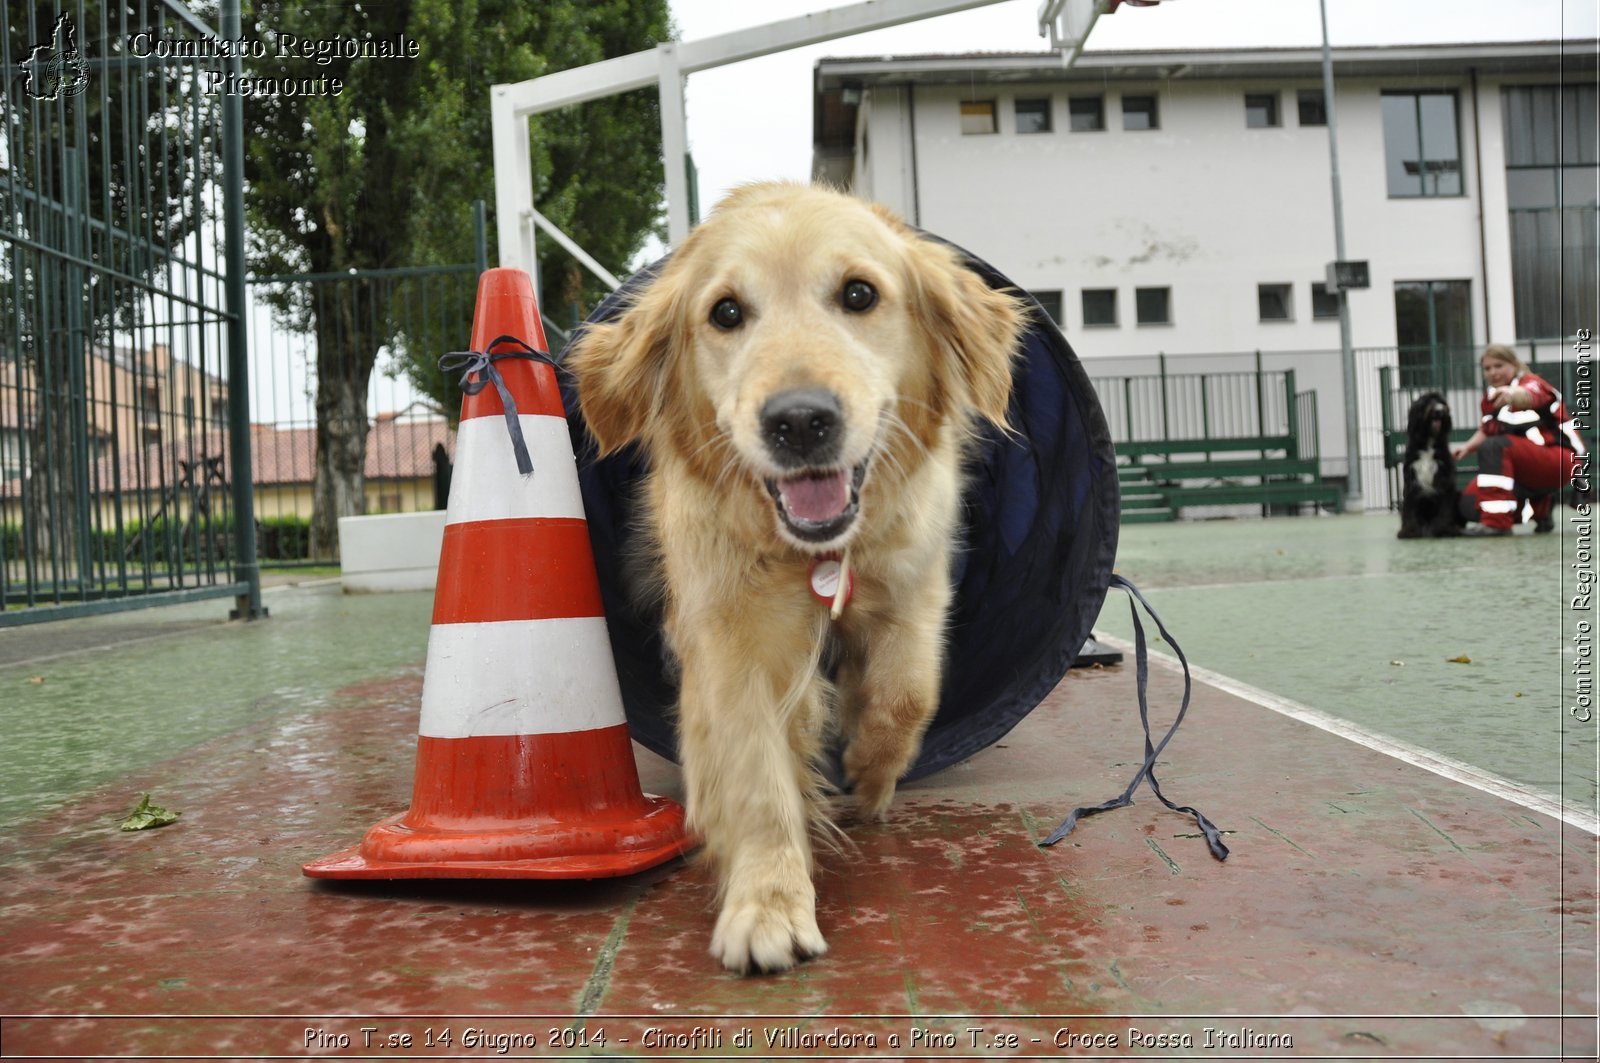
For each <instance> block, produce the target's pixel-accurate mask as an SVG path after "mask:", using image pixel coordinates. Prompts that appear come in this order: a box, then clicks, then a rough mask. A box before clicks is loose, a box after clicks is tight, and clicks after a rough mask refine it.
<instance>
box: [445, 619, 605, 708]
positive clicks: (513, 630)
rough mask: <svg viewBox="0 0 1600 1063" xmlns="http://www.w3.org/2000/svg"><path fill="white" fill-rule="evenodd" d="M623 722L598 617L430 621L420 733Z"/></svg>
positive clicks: (602, 629) (600, 620)
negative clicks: (469, 622)
mask: <svg viewBox="0 0 1600 1063" xmlns="http://www.w3.org/2000/svg"><path fill="white" fill-rule="evenodd" d="M623 722H624V716H623V712H622V691H621V689H620V687H619V686H618V684H617V674H616V669H615V668H614V667H613V666H612V664H611V643H610V641H609V640H608V639H607V637H606V621H605V618H604V617H599V616H594V617H571V618H566V617H564V618H561V619H551V620H500V621H495V622H493V623H483V624H435V625H434V626H433V630H432V632H431V633H430V634H429V636H428V664H427V671H426V672H425V673H424V674H423V681H422V722H421V723H420V724H419V725H418V728H417V730H418V733H419V734H422V735H425V736H427V737H429V738H481V737H485V736H488V735H529V734H565V733H566V732H568V731H588V730H593V729H595V728H600V727H611V726H614V725H616V724H620V723H623Z"/></svg>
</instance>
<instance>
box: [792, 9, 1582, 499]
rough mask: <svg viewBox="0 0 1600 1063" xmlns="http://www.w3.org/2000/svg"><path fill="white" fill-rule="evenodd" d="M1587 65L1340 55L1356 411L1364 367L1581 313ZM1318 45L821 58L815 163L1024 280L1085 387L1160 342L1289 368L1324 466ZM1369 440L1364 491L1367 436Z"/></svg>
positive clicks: (1397, 51) (1451, 350)
mask: <svg viewBox="0 0 1600 1063" xmlns="http://www.w3.org/2000/svg"><path fill="white" fill-rule="evenodd" d="M1595 57H1596V42H1595V41H1593V40H1584V41H1566V42H1534V43H1505V44H1470V45H1428V46H1402V47H1371V48H1340V49H1335V50H1334V53H1333V69H1334V76H1335V99H1334V103H1335V107H1334V108H1333V115H1334V119H1335V123H1336V132H1337V140H1338V154H1339V169H1340V172H1341V183H1342V199H1343V209H1344V229H1345V238H1346V257H1347V258H1349V259H1354V260H1364V261H1366V262H1368V263H1369V273H1370V287H1368V288H1366V289H1365V290H1358V291H1350V292H1349V293H1348V296H1347V298H1348V301H1349V308H1350V321H1351V331H1352V342H1353V346H1354V347H1356V348H1358V349H1361V350H1360V357H1359V358H1358V364H1359V365H1360V367H1361V370H1360V373H1359V374H1358V388H1359V390H1361V391H1362V392H1363V410H1364V417H1363V422H1364V425H1365V422H1366V421H1367V420H1368V419H1370V420H1372V421H1373V422H1374V424H1375V423H1376V413H1375V412H1370V411H1368V409H1367V407H1368V406H1369V405H1371V406H1372V409H1374V410H1375V403H1376V388H1377V372H1376V366H1378V365H1380V364H1388V365H1396V364H1398V365H1402V366H1417V367H1423V368H1426V367H1431V366H1456V367H1458V368H1456V369H1455V370H1454V373H1455V376H1456V379H1455V380H1454V381H1453V382H1455V383H1460V384H1463V385H1466V384H1470V383H1471V382H1472V380H1473V377H1472V375H1471V374H1472V372H1473V367H1474V366H1475V362H1476V352H1477V350H1478V349H1480V348H1481V347H1482V346H1483V345H1484V344H1486V343H1490V342H1506V343H1510V342H1519V343H1520V344H1521V346H1522V348H1523V351H1524V356H1525V357H1526V356H1527V354H1528V352H1529V351H1530V349H1531V350H1532V351H1533V353H1534V354H1535V356H1536V357H1539V358H1541V359H1553V358H1556V357H1558V356H1559V355H1558V353H1557V352H1558V351H1559V350H1560V349H1561V347H1562V345H1561V344H1560V342H1559V340H1560V337H1563V336H1570V335H1572V334H1573V333H1574V332H1575V331H1576V330H1577V329H1579V328H1591V329H1593V328H1595V327H1596V317H1597V314H1596V285H1597V278H1596V203H1597V186H1600V178H1597V174H1600V166H1597V163H1600V155H1597V150H1596V139H1597V138H1596V124H1597V119H1596V62H1595ZM1321 58H1322V57H1321V52H1320V50H1319V49H1268V50H1252V51H1242V50H1219V51H1211V50H1207V51H1186V52H1174V51H1161V52H1154V51H1152V52H1086V53H1084V54H1083V55H1081V56H1080V57H1079V58H1078V60H1077V62H1076V64H1075V65H1073V66H1072V67H1071V68H1067V69H1063V68H1062V66H1061V63H1060V60H1059V58H1058V57H1056V56H1055V55H1053V54H1028V55H1015V54H987V55H955V56H948V55H946V56H908V57H888V58H882V57H880V58H862V59H825V60H822V61H821V62H819V63H818V64H817V66H816V71H815V77H816V82H815V86H816V98H815V156H814V164H813V174H814V177H816V178H817V179H819V180H826V181H830V182H832V183H835V184H838V185H842V186H845V187H847V188H850V189H852V190H854V191H855V192H856V193H857V194H859V195H862V196H864V197H866V198H869V199H873V200H877V201H879V202H882V203H884V204H886V205H887V206H889V207H892V208H894V209H895V210H897V211H898V212H900V213H901V214H902V215H904V216H905V217H906V218H907V219H908V220H911V221H913V222H914V223H916V224H918V225H920V226H921V227H923V228H925V229H927V230H929V231H930V232H933V233H936V234H938V235H940V236H943V237H945V238H947V239H950V240H952V241H954V242H955V243H957V244H960V245H962V246H963V247H965V248H967V249H968V250H970V251H972V252H973V253H974V254H977V255H979V256H980V257H982V258H984V259H986V260H987V261H989V262H990V263H991V264H993V265H994V266H996V267H997V268H998V269H1000V270H1001V271H1002V272H1003V273H1005V274H1007V275H1008V276H1009V277H1011V279H1012V280H1014V281H1015V282H1016V283H1017V284H1018V285H1019V286H1021V287H1023V288H1026V289H1028V290H1029V291H1031V292H1033V293H1034V294H1035V295H1036V296H1037V297H1038V298H1039V299H1040V301H1041V302H1042V303H1043V304H1044V305H1045V307H1046V309H1048V310H1049V311H1050V312H1051V313H1052V314H1053V315H1054V316H1055V317H1056V319H1057V321H1058V322H1059V323H1060V324H1061V326H1062V328H1063V330H1064V331H1065V333H1066V335H1067V337H1068V339H1069V340H1070V341H1071V342H1072V344H1073V347H1074V349H1075V350H1076V351H1077V353H1078V355H1079V357H1080V358H1082V359H1083V360H1084V362H1085V364H1086V366H1087V367H1088V369H1089V371H1090V374H1091V375H1093V376H1108V375H1120V374H1128V373H1147V372H1153V371H1154V357H1153V356H1156V355H1158V354H1164V355H1166V356H1167V366H1168V368H1169V369H1170V370H1171V371H1173V372H1212V371H1216V370H1218V369H1222V368H1232V369H1245V368H1251V367H1253V365H1254V364H1257V356H1256V352H1261V353H1260V358H1259V364H1262V365H1264V366H1266V367H1267V368H1269V369H1270V368H1285V367H1293V368H1295V369H1296V372H1297V376H1298V378H1299V383H1300V384H1301V386H1302V387H1304V386H1308V385H1309V386H1312V387H1314V388H1315V389H1316V390H1317V392H1318V394H1319V400H1320V422H1321V431H1320V437H1321V440H1322V447H1321V451H1322V455H1323V458H1324V468H1325V470H1326V471H1327V472H1328V473H1329V474H1331V475H1342V474H1343V473H1344V471H1345V468H1346V466H1345V454H1346V448H1345V443H1344V427H1343V409H1344V397H1343V388H1342V386H1341V373H1340V361H1339V353H1338V352H1339V346H1340V336H1339V324H1338V301H1337V297H1336V296H1330V295H1329V294H1328V293H1327V292H1326V290H1325V288H1324V278H1325V275H1326V274H1325V270H1326V266H1327V264H1328V263H1329V262H1331V261H1332V260H1333V259H1334V258H1335V241H1334V223H1333V215H1334V211H1333V196H1332V190H1331V185H1332V183H1331V180H1330V160H1329V151H1328V130H1329V127H1328V122H1327V115H1328V112H1329V109H1328V108H1327V107H1326V106H1325V101H1324V98H1323V80H1322V65H1321ZM1563 199H1564V204H1565V208H1564V209H1563V206H1562V204H1563ZM1533 341H1543V342H1538V343H1535V342H1533ZM1224 353H1225V354H1228V355H1229V357H1226V358H1218V357H1215V356H1216V355H1219V354H1224ZM1462 366H1465V367H1466V368H1464V369H1463V368H1459V367H1462ZM1419 379H1420V378H1419ZM1369 389H1370V390H1371V392H1372V394H1371V395H1367V394H1365V393H1366V392H1367V391H1368V390H1369ZM1361 453H1362V457H1363V471H1364V473H1365V475H1364V477H1363V479H1364V480H1366V481H1368V482H1369V483H1370V482H1371V481H1372V480H1374V479H1381V463H1377V462H1378V459H1377V455H1378V446H1377V443H1376V437H1372V438H1368V437H1366V436H1365V435H1364V436H1363V442H1362V443H1361ZM1375 463H1376V464H1375ZM1369 470H1375V471H1369ZM1367 501H1368V504H1369V505H1371V504H1380V505H1381V504H1386V502H1387V498H1386V496H1383V495H1381V493H1375V492H1373V491H1372V490H1371V489H1370V488H1369V489H1368V491H1367Z"/></svg>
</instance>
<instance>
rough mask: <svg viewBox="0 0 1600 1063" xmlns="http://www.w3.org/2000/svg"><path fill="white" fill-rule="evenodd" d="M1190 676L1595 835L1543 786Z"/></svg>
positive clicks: (1588, 818)
mask: <svg viewBox="0 0 1600 1063" xmlns="http://www.w3.org/2000/svg"><path fill="white" fill-rule="evenodd" d="M1094 637H1095V638H1096V639H1097V640H1098V641H1100V642H1103V643H1106V644H1107V645H1110V646H1113V647H1115V648H1116V649H1119V650H1121V651H1122V652H1123V653H1124V654H1125V655H1126V656H1127V657H1128V658H1129V659H1132V657H1133V655H1134V645H1133V643H1131V642H1125V641H1123V640H1122V639H1120V638H1116V637H1114V636H1110V635H1102V634H1101V633H1099V632H1098V631H1097V632H1095V636H1094ZM1150 659H1151V661H1152V662H1154V663H1155V664H1158V665H1160V666H1162V667H1163V668H1166V669H1167V670H1168V671H1171V672H1176V673H1177V674H1179V675H1182V674H1183V666H1182V665H1181V664H1180V663H1179V662H1178V660H1177V658H1175V657H1169V656H1167V655H1166V654H1164V653H1151V654H1150ZM1189 674H1190V675H1191V676H1193V677H1194V678H1195V679H1196V680H1197V681H1199V682H1202V683H1205V684H1206V685H1207V686H1213V687H1216V688H1217V689H1218V690H1222V691H1225V692H1227V693H1229V694H1232V695H1233V696H1234V697H1237V698H1243V699H1244V700H1245V701H1249V702H1252V703H1254V704H1256V705H1260V706H1261V707H1262V708H1264V709H1271V710H1272V711H1273V712H1276V713H1279V714H1280V715H1283V716H1287V717H1289V718H1290V719H1292V720H1299V721H1300V722H1301V723H1306V724H1310V725H1311V726H1312V727H1315V728H1317V729H1319V730H1322V731H1327V732H1328V733H1329V734H1333V735H1338V736H1339V737H1340V738H1345V739H1349V740H1350V741H1352V742H1354V743H1356V744H1357V745H1360V746H1365V747H1366V748H1368V749H1371V750H1373V751H1375V752H1378V753H1382V754H1384V755H1385V756H1389V757H1393V758H1395V759H1396V760H1401V761H1404V762H1405V763H1407V764H1410V765H1412V766H1414V767H1418V768H1422V769H1423V770H1425V771H1431V772H1433V773H1434V774H1435V775H1439V776H1442V777H1443V778H1446V779H1449V780H1451V781H1452V782H1458V783H1462V784H1463V785H1466V786H1470V787H1472V788H1473V789H1474V790H1481V791H1483V792H1484V793H1486V794H1491V795H1493V796H1495V797H1498V798H1500V799H1502V800H1505V801H1510V802H1511V803H1513V804H1517V805H1521V806H1522V807H1523V808H1527V809H1531V810H1533V811H1535V812H1539V813H1541V814H1543V815H1546V816H1551V817H1554V818H1556V819H1559V820H1561V821H1562V822H1564V823H1567V824H1569V825H1570V826H1574V827H1577V828H1579V829H1580V830H1586V831H1588V832H1589V833H1590V834H1595V835H1600V817H1596V816H1595V815H1594V814H1593V813H1591V812H1588V811H1587V810H1585V809H1581V808H1573V807H1571V806H1570V805H1567V804H1565V803H1564V802H1562V801H1561V800H1559V799H1558V798H1556V797H1553V796H1552V795H1550V794H1547V793H1545V792H1544V791H1542V790H1535V789H1533V788H1532V787H1529V786H1524V785H1523V784H1521V783H1519V782H1513V781H1512V780H1510V779H1507V778H1505V777H1504V776H1501V775H1496V774H1494V773H1493V772H1489V771H1484V770H1483V769H1482V768H1478V767H1474V766H1473V765H1471V764H1468V763H1466V762H1465V761H1461V760H1456V759H1455V758H1454V757H1447V756H1445V755H1444V754H1442V753H1435V752H1433V751H1432V750H1428V749H1423V748H1422V747H1421V746H1414V745H1411V744H1410V743H1409V742H1402V741H1401V740H1400V739H1398V738H1391V737H1389V736H1388V735H1385V734H1380V733H1378V732H1377V731H1369V730H1367V729H1366V728H1365V727H1361V726H1359V725H1357V724H1353V723H1351V722H1350V721H1349V720H1342V719H1340V718H1339V717H1337V716H1331V715H1329V714H1328V713H1325V712H1322V711H1321V710H1319V709H1313V708H1312V707H1311V706H1309V705H1302V704H1301V703H1300V702H1298V701H1292V700H1290V699H1289V698H1284V697H1279V696H1278V695H1277V694H1273V693H1271V692H1270V691H1266V690H1262V689H1260V688H1259V687H1253V686H1251V685H1250V684H1248V683H1241V682H1240V681H1239V680H1237V679H1232V678H1229V677H1228V676H1225V675H1223V674H1222V673H1220V672H1213V671H1211V670H1210V669H1209V668H1200V667H1198V666H1196V665H1193V664H1191V665H1189Z"/></svg>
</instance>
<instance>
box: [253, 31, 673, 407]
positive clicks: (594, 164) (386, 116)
mask: <svg viewBox="0 0 1600 1063" xmlns="http://www.w3.org/2000/svg"><path fill="white" fill-rule="evenodd" d="M245 21H246V27H247V28H246V33H247V35H253V36H255V37H256V38H257V39H260V40H263V41H271V40H273V39H274V35H275V34H278V33H292V34H294V35H296V36H298V37H301V38H307V39H326V38H346V39H348V38H356V39H360V38H363V37H365V36H367V35H369V34H370V35H371V36H372V37H374V38H376V39H392V38H393V37H394V36H395V35H396V34H402V33H403V34H405V35H406V36H407V37H408V38H411V39H414V40H416V41H417V42H418V45H419V57H418V58H417V59H415V60H408V59H373V58H367V59H361V58H356V59H336V60H335V61H333V62H331V63H329V64H328V65H326V66H316V65H313V64H312V63H311V62H310V61H309V60H296V61H289V60H284V59H280V58H277V57H276V56H269V57H268V58H267V59H264V60H257V61H252V62H251V63H250V64H247V70H246V73H247V74H250V75H255V76H261V77H271V76H277V77H284V76H306V77H312V76H318V75H323V76H327V77H330V78H333V77H337V78H339V79H340V80H341V81H343V82H344V89H343V91H342V92H341V93H340V94H339V95H338V96H337V97H326V96H324V97H318V96H275V97H274V96H263V97H252V98H251V99H250V100H248V101H247V106H246V108H245V113H246V121H247V124H249V125H250V126H251V127H252V128H250V129H249V130H248V132H247V134H246V142H247V152H248V154H247V160H246V172H247V177H248V180H249V185H248V191H247V203H248V210H249V214H250V224H251V235H252V241H253V247H252V248H251V256H250V257H251V267H252V271H253V272H254V273H256V274H258V275H266V274H280V273H292V272H329V271H344V270H349V269H373V268H384V267H393V266H425V265H445V264H456V263H462V262H472V261H474V260H475V258H476V251H475V248H474V233H473V226H472V224H471V205H472V202H473V201H474V200H478V199H482V200H485V201H486V202H488V203H489V204H490V207H491V210H492V206H493V200H494V168H493V153H492V134H491V128H490V115H489V111H490V108H489V93H490V88H491V86H493V85H495V84H500V83H507V82H516V81H523V80H526V79H528V78H532V77H537V76H539V75H541V74H547V73H551V72H554V71H558V70H563V69H567V68H569V67H576V66H581V65H583V64H585V63H590V62H595V61H598V60H600V59H604V58H608V57H611V56H617V55H623V54H627V53H629V52H634V51H639V50H642V49H647V48H650V47H653V46H654V45H655V44H656V43H658V42H661V41H664V40H668V39H670V36H671V27H670V25H669V21H668V12H667V3H666V0H555V2H540V3H527V2H526V0H517V2H511V0H465V2H460V3H457V2H449V0H417V2H414V3H409V4H392V5H378V6H373V5H346V4H324V5H312V6H305V5H300V4H298V3H286V2H283V0H254V2H253V3H250V4H248V5H247V8H246V12H245ZM252 24H253V26H254V29H253V30H252V29H251V28H250V27H251V25H252ZM659 128H660V126H659V117H658V107H657V103H656V98H655V92H654V90H642V91H640V92H635V93H630V94H628V95H625V96H618V97H612V98H610V99H606V100H598V101H595V102H592V103H589V104H584V105H582V106H579V107H570V108H566V109H563V110H561V111H558V112H554V113H551V114H547V115H544V116H541V117H540V118H538V119H537V120H535V122H534V127H533V142H534V149H533V150H534V163H535V174H536V193H535V205H536V206H537V207H538V209H539V210H540V211H541V212H543V213H544V214H545V215H546V216H548V217H549V218H550V219H551V220H552V221H553V222H554V223H555V224H557V225H559V226H561V227H562V228H563V229H564V230H565V231H566V232H568V233H569V234H570V235H571V236H572V237H573V238H574V239H575V240H577V241H578V242H579V243H580V244H581V245H583V246H584V247H585V248H586V249H588V250H589V251H590V253H592V254H594V255H595V257H596V258H598V259H599V260H600V261H601V262H602V263H603V264H605V265H606V266H607V267H608V268H610V269H612V270H613V271H615V272H620V271H621V270H622V269H623V267H624V266H625V264H626V262H627V261H628V260H629V259H630V258H631V257H632V256H633V255H634V254H635V253H636V252H637V251H638V249H639V248H640V247H641V246H642V245H643V242H644V240H645V238H646V236H647V235H649V234H650V233H651V232H652V231H654V230H655V228H656V226H657V225H658V223H659V217H660V203H661V194H662V183H663V182H662V172H661V161H660V151H659V148H658V143H659ZM489 232H490V234H491V242H492V234H493V233H494V222H493V219H492V217H491V219H490V222H489ZM490 260H491V263H492V262H493V260H494V253H493V250H492V247H491V251H490ZM540 275H541V278H542V280H543V284H544V290H543V291H542V292H541V293H540V301H541V306H543V307H545V308H546V312H547V313H550V314H551V316H552V317H555V316H557V315H556V314H555V313H552V311H556V310H562V309H564V308H567V307H585V306H588V305H591V304H592V303H593V302H594V301H595V300H597V299H598V297H599V295H600V294H601V292H600V290H599V289H598V287H596V286H595V285H594V284H592V283H588V282H585V281H584V280H583V279H582V276H581V275H580V274H579V272H578V271H577V268H576V267H575V264H573V263H572V261H571V260H570V258H568V257H567V256H566V254H565V252H562V251H559V249H546V250H545V253H544V254H543V255H542V256H541V262H540ZM308 287H309V286H302V287H301V292H302V293H303V292H304V291H305V290H306V289H307V288H308ZM408 287H409V286H408V285H400V286H398V287H397V289H396V292H395V295H394V298H393V302H392V304H391V305H390V306H387V307H376V308H374V310H373V313H374V314H375V315H376V316H377V317H379V318H380V319H382V320H384V321H386V322H389V323H390V324H389V325H388V328H387V329H386V330H385V331H384V332H383V334H381V335H378V336H376V337H374V336H368V337H366V342H365V343H363V344H362V348H363V349H362V350H360V351H356V352H353V354H352V356H354V357H365V358H368V359H370V358H372V357H375V355H376V352H377V350H378V348H380V347H382V346H384V345H386V344H387V345H389V346H391V347H392V348H395V349H397V351H398V353H399V356H400V357H399V360H400V362H401V363H402V364H403V365H404V367H405V371H406V372H407V374H408V375H409V376H410V377H411V378H412V379H413V380H414V381H415V382H416V383H417V385H418V387H419V388H420V389H421V390H423V391H424V392H425V393H426V394H428V395H429V396H431V397H432V398H433V399H434V400H435V401H437V402H438V404H439V406H440V407H441V408H442V409H444V410H446V411H450V412H452V413H453V412H454V411H455V410H457V409H459V407H460V393H459V391H457V390H455V385H454V381H446V380H445V379H444V378H443V376H442V375H441V374H440V373H439V371H438V369H437V365H436V362H437V359H438V356H439V355H440V354H441V353H443V352H445V351H447V350H460V349H462V348H463V347H464V346H465V344H466V342H467V338H468V337H467V335H466V332H465V329H464V328H463V326H462V322H463V321H465V320H469V319H470V313H471V310H470V307H468V308H466V312H465V314H464V315H462V314H455V315H452V314H444V315H440V317H439V320H438V321H437V322H435V323H433V324H428V323H421V324H419V323H416V322H414V321H413V322H411V323H409V324H407V325H405V326H402V325H400V324H399V323H396V322H395V316H396V315H395V314H394V308H395V307H399V306H404V305H407V304H408V302H411V301H413V300H412V299H411V297H410V293H408V291H407V288H408ZM297 298H298V299H299V300H300V301H299V302H296V299H297ZM275 306H276V307H277V310H278V312H279V315H280V317H281V318H283V319H284V320H286V321H288V322H290V323H292V324H294V325H296V326H298V327H300V328H302V329H306V330H307V331H309V329H310V325H311V321H310V317H311V312H312V309H313V308H312V307H311V306H310V305H309V303H308V302H307V301H306V297H305V296H304V294H300V295H297V294H296V293H295V292H294V291H293V290H289V289H285V290H282V291H280V292H279V293H278V294H277V296H276V299H275ZM568 313H570V311H568ZM374 341H376V342H374ZM368 367H369V368H370V362H369V365H368Z"/></svg>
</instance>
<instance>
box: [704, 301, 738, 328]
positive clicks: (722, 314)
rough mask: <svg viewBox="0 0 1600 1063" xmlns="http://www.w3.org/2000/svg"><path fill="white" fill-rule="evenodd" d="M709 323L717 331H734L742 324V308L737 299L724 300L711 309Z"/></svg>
mask: <svg viewBox="0 0 1600 1063" xmlns="http://www.w3.org/2000/svg"><path fill="white" fill-rule="evenodd" d="M711 323H712V324H713V325H715V326H717V328H719V329H735V328H738V327H739V326H740V325H741V324H743V323H744V308H743V307H742V306H740V305H739V300H737V299H724V300H722V301H721V302H719V303H718V304H717V305H716V306H713V307H712V308H711Z"/></svg>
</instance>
